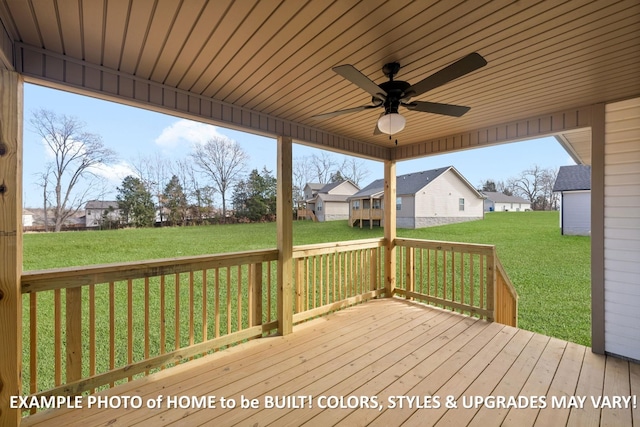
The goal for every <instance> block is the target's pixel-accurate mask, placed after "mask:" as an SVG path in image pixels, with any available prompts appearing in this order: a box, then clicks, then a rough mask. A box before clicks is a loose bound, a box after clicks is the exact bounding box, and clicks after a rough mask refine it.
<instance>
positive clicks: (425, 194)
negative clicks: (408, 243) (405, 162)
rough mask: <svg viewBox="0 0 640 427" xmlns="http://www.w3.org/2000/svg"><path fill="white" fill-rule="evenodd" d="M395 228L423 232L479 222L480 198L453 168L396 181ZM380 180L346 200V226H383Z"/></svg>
mask: <svg viewBox="0 0 640 427" xmlns="http://www.w3.org/2000/svg"><path fill="white" fill-rule="evenodd" d="M396 183H397V187H396V200H395V206H394V209H395V210H396V227H398V228H423V227H430V226H434V225H443V224H452V223H456V222H464V221H474V220H478V219H482V218H483V217H484V213H483V210H482V206H483V199H484V198H483V196H482V194H480V193H479V192H478V191H477V190H476V189H475V188H474V187H473V186H472V185H471V184H470V183H469V181H467V179H466V178H465V177H464V176H462V174H461V173H460V172H459V171H458V170H457V169H456V168H454V167H453V166H447V167H442V168H438V169H432V170H427V171H420V172H414V173H409V174H405V175H400V176H398V177H396ZM383 201H384V179H378V180H375V181H373V182H372V183H371V184H369V185H367V186H366V187H364V188H363V189H362V190H361V191H359V192H357V193H355V194H354V195H353V196H351V197H349V203H350V205H351V209H350V211H349V225H350V226H352V227H353V226H359V227H360V228H362V227H363V226H365V225H366V226H368V227H372V226H373V225H382V223H383V222H384V214H385V211H384V209H383V208H382V206H383V205H384V203H383Z"/></svg>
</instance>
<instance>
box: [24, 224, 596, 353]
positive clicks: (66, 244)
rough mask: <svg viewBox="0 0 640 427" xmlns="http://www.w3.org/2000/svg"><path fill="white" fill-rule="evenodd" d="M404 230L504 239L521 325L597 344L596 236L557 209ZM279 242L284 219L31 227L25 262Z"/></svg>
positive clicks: (315, 237)
mask: <svg viewBox="0 0 640 427" xmlns="http://www.w3.org/2000/svg"><path fill="white" fill-rule="evenodd" d="M293 230H294V235H293V239H294V244H295V245H302V244H310V243H321V242H332V241H342V240H354V239H365V238H370V237H380V236H382V234H383V232H382V229H380V228H374V229H373V230H369V229H368V228H367V229H358V228H350V227H348V225H347V222H346V221H335V222H328V223H313V222H309V221H298V222H295V223H294V228H293ZM398 236H400V237H411V238H419V239H430V240H447V241H457V242H469V243H483V244H492V245H496V247H497V252H498V256H499V258H500V260H501V261H502V263H503V265H504V267H505V269H506V271H507V273H508V274H509V277H510V278H511V280H512V282H513V283H514V285H515V287H516V289H517V291H518V294H519V295H520V306H519V326H520V327H522V328H524V329H528V330H532V331H535V332H539V333H543V334H545V335H550V336H553V337H557V338H561V339H565V340H569V341H573V342H577V343H580V344H584V345H590V342H591V339H590V331H591V326H590V307H591V298H590V267H589V265H590V264H589V263H590V238H589V237H577V236H561V235H560V230H559V226H558V213H557V212H504V213H503V212H496V213H490V214H487V215H486V218H485V219H484V220H483V221H473V222H467V223H462V224H454V225H447V226H440V227H431V228H424V229H420V230H398ZM275 246H276V225H275V223H266V224H234V225H215V226H203V227H184V228H181V227H175V228H173V227H167V228H156V229H127V230H114V231H93V232H67V233H57V234H54V233H50V234H27V235H25V236H24V269H25V270H40V269H47V268H55V267H66V266H77V265H90V264H102V263H111V262H123V261H134V260H147V259H154V258H169V257H180V256H190V255H202V254H211V253H222V252H237V251H245V250H252V249H265V248H273V247H275Z"/></svg>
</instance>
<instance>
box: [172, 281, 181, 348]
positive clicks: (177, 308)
mask: <svg viewBox="0 0 640 427" xmlns="http://www.w3.org/2000/svg"><path fill="white" fill-rule="evenodd" d="M173 281H174V285H175V292H176V293H175V296H174V299H175V302H174V304H175V307H174V311H173V314H174V318H173V320H174V323H173V329H174V331H173V337H174V342H173V349H174V350H178V349H179V348H180V273H176V274H175V276H174V279H173Z"/></svg>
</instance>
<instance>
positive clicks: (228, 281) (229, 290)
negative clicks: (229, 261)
mask: <svg viewBox="0 0 640 427" xmlns="http://www.w3.org/2000/svg"><path fill="white" fill-rule="evenodd" d="M230 333H231V267H227V334H230Z"/></svg>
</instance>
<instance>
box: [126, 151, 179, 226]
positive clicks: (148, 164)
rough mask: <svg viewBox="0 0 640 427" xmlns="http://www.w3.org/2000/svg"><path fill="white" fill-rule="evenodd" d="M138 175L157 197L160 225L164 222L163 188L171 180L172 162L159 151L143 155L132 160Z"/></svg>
mask: <svg viewBox="0 0 640 427" xmlns="http://www.w3.org/2000/svg"><path fill="white" fill-rule="evenodd" d="M132 165H133V169H134V170H135V172H136V175H137V176H138V177H139V178H140V180H142V183H143V184H144V186H145V188H146V189H147V190H149V192H150V193H151V195H152V196H153V197H155V199H156V209H157V210H158V212H159V215H160V225H162V224H163V222H164V220H165V218H164V217H163V216H164V199H163V189H164V187H165V186H166V183H167V182H168V181H169V176H170V173H171V172H170V169H171V168H170V162H169V160H168V159H167V158H166V157H163V156H162V155H161V154H159V153H153V154H147V155H141V154H138V157H137V158H136V159H134V160H133V161H132Z"/></svg>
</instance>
